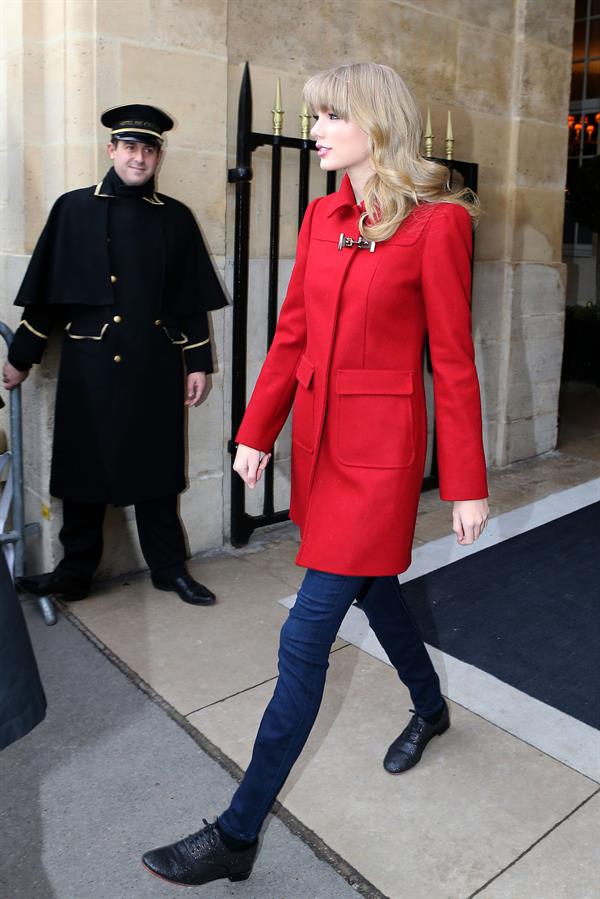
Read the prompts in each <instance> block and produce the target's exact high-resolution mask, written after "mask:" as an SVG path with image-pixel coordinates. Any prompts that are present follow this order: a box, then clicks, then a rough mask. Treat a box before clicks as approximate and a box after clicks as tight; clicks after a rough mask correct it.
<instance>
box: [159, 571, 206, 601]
mask: <svg viewBox="0 0 600 899" xmlns="http://www.w3.org/2000/svg"><path fill="white" fill-rule="evenodd" d="M152 583H153V584H154V586H155V587H156V589H157V590H167V591H168V592H170V593H177V595H178V596H179V598H180V599H182V600H183V601H184V602H189V603H190V604H191V605H193V606H212V605H213V603H214V602H215V600H216V598H217V597H216V596H215V594H214V593H213V592H212V590H209V589H208V587H205V586H204V584H200V583H198V581H195V580H194V578H193V577H192V576H191V575H190V574H188V573H187V571H184V572H183V574H178V575H176V576H174V577H153V578H152Z"/></svg>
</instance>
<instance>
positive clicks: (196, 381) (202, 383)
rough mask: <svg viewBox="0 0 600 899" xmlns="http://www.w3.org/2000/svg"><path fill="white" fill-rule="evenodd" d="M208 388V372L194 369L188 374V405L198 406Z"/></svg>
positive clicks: (186, 402)
mask: <svg viewBox="0 0 600 899" xmlns="http://www.w3.org/2000/svg"><path fill="white" fill-rule="evenodd" d="M205 389H206V374H205V372H203V371H193V372H191V373H190V374H189V375H188V376H187V399H186V401H185V404H186V406H198V405H200V400H201V399H202V394H203V393H204V391H205Z"/></svg>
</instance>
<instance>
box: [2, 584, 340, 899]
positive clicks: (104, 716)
mask: <svg viewBox="0 0 600 899" xmlns="http://www.w3.org/2000/svg"><path fill="white" fill-rule="evenodd" d="M26 611H27V620H28V623H29V627H30V632H31V635H32V639H33V643H34V646H35V650H36V654H37V657H38V662H39V666H40V671H41V675H42V680H43V682H44V686H45V689H46V692H47V696H48V717H47V719H46V721H45V722H44V723H42V724H41V725H39V726H38V727H37V728H36V729H35V730H34V731H33V732H32V733H31V734H30V735H29V736H27V737H25V738H24V739H22V740H20V741H19V742H17V743H15V744H13V745H12V746H10V747H9V748H8V749H6V750H5V751H4V752H2V754H1V755H0V783H1V784H2V789H1V793H0V896H2V899H175V897H178V899H179V897H181V896H182V895H183V892H185V891H182V889H181V888H179V887H176V886H170V885H169V884H166V883H164V882H162V881H160V880H158V879H156V878H154V877H152V876H151V875H150V874H148V873H147V872H146V871H145V870H144V869H143V868H142V866H141V863H140V858H141V855H142V853H143V852H144V851H145V850H146V849H149V848H152V847H154V846H157V845H161V844H162V843H165V842H170V841H172V840H173V839H177V838H179V837H181V836H184V835H185V834H186V833H189V832H191V831H193V830H196V829H197V828H198V827H199V826H201V817H202V815H205V816H207V817H208V816H213V815H215V814H217V813H218V812H219V811H220V810H221V809H222V808H223V807H224V805H225V804H226V802H227V801H228V799H229V797H230V795H231V793H232V791H233V789H234V788H235V782H234V780H233V778H232V777H231V776H230V775H229V774H228V773H227V772H226V771H225V770H224V769H223V768H222V767H220V765H218V764H217V763H216V762H215V761H213V760H212V759H211V758H209V757H208V756H207V755H206V754H205V753H204V752H203V751H202V750H201V749H200V748H199V746H198V745H197V743H195V742H194V740H193V739H192V738H191V737H190V736H189V735H188V734H187V733H186V732H185V731H184V730H183V729H182V728H181V727H180V726H178V724H177V723H176V722H175V721H173V720H172V719H171V718H170V717H169V716H168V715H167V714H166V712H165V711H164V710H163V709H161V708H159V706H158V705H156V704H155V703H154V702H152V701H151V700H150V699H149V698H148V697H147V696H146V695H144V693H142V692H141V691H140V690H139V689H138V688H137V687H136V686H135V685H134V684H133V683H132V682H131V681H130V680H129V679H128V678H127V677H126V676H125V675H124V674H123V673H122V672H121V671H119V670H118V669H117V668H116V667H115V666H114V665H112V664H111V663H110V662H109V661H108V659H107V658H106V657H105V656H104V655H103V654H102V653H100V652H99V651H98V649H97V648H96V647H95V646H94V645H93V644H92V643H91V642H89V641H88V640H87V639H86V638H85V636H84V635H83V634H82V633H81V632H80V631H78V630H77V629H76V628H75V627H73V626H72V625H71V624H70V623H69V622H68V621H66V620H65V619H64V618H62V617H61V618H60V619H59V622H58V624H57V625H56V626H55V627H53V628H47V627H46V626H45V625H44V624H43V623H42V621H41V618H40V617H39V614H38V612H37V610H36V609H35V607H33V604H32V603H31V602H28V603H26ZM188 892H189V895H191V896H193V895H198V896H200V895H202V896H206V897H207V899H224V897H240V899H242V897H243V899H309V897H314V899H333V897H339V899H349V897H353V896H356V895H357V891H356V890H355V889H353V887H352V886H350V884H349V883H348V882H347V881H346V880H344V879H343V878H342V877H340V875H339V874H338V873H336V871H335V870H334V869H333V868H332V867H331V866H330V865H328V864H326V863H325V862H324V861H322V860H321V859H319V858H317V857H316V856H315V855H313V853H312V852H311V850H310V849H309V848H308V846H307V845H305V843H303V842H302V841H301V840H300V839H299V838H298V837H296V836H294V835H293V834H292V833H290V831H289V830H288V829H287V828H286V827H285V826H284V825H283V824H282V822H281V821H279V820H278V819H276V818H272V819H271V820H270V822H269V825H268V827H267V829H266V833H265V837H264V841H263V845H262V849H261V852H260V855H259V858H258V860H257V863H256V866H255V869H254V873H253V874H252V877H251V878H250V880H248V881H246V882H244V883H241V884H230V883H229V882H228V881H225V882H223V881H221V882H217V883H213V884H210V885H208V886H207V887H205V888H198V889H196V890H189V891H188Z"/></svg>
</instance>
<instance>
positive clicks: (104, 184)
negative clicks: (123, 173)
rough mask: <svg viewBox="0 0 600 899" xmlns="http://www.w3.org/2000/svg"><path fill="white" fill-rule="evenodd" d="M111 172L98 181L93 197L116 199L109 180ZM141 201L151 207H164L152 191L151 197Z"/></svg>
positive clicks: (143, 198)
mask: <svg viewBox="0 0 600 899" xmlns="http://www.w3.org/2000/svg"><path fill="white" fill-rule="evenodd" d="M111 171H112V169H109V170H108V172H107V174H106V175H105V176H104V178H103V179H102V181H100V182H99V183H98V184H97V185H96V189H95V190H94V196H95V197H108V198H109V199H118V197H117V195H116V194H115V191H114V190H113V188H112V187H111V179H110V178H109V175H110V172H111ZM141 199H142V200H145V201H146V203H151V204H152V205H153V206H164V205H165V204H164V203H163V201H162V200H160V199H159V197H158V194H157V193H156V191H153V192H152V195H151V196H147V197H144V196H143V197H141Z"/></svg>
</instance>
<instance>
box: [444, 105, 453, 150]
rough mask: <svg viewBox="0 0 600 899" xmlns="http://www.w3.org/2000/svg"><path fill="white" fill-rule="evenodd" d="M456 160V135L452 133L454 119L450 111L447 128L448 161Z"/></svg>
mask: <svg viewBox="0 0 600 899" xmlns="http://www.w3.org/2000/svg"><path fill="white" fill-rule="evenodd" d="M453 158H454V134H453V133H452V117H451V115H450V110H448V127H447V128H446V159H453Z"/></svg>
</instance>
